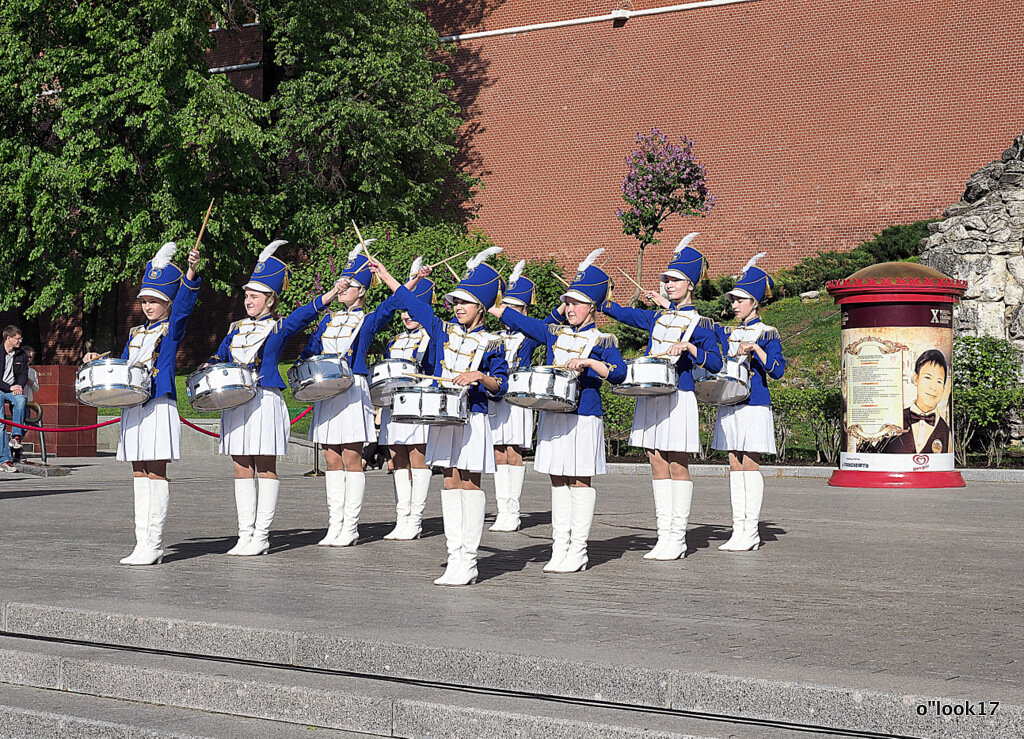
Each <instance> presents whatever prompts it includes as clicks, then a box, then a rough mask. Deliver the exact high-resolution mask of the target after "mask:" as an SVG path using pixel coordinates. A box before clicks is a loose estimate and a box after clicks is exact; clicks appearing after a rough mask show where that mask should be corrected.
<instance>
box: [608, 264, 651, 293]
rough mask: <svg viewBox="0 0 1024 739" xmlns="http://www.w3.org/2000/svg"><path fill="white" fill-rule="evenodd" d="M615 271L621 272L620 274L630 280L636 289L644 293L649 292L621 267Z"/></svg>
mask: <svg viewBox="0 0 1024 739" xmlns="http://www.w3.org/2000/svg"><path fill="white" fill-rule="evenodd" d="M615 269H617V270H619V272H621V273H622V275H623V277H625V278H626V279H627V280H629V281H630V282H632V283H633V284H634V285H636V289H637V290H640V291H642V292H647V289H646V288H645V287H644V286H643V285H641V284H640V283H639V282H637V281H636V280H634V279H633V278H632V277H630V276H629V274H627V273H626V270H624V269H622V268H621V267H616V268H615Z"/></svg>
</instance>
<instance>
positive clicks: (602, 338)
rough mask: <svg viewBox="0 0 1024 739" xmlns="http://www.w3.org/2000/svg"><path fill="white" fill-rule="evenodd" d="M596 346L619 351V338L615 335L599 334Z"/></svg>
mask: <svg viewBox="0 0 1024 739" xmlns="http://www.w3.org/2000/svg"><path fill="white" fill-rule="evenodd" d="M594 346H599V347H601V348H602V349H607V348H609V347H612V348H614V349H618V348H619V337H618V336H616V335H615V334H604V333H600V332H599V333H598V335H597V341H596V342H595V343H594Z"/></svg>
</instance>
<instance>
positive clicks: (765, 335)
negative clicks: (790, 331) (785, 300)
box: [758, 326, 782, 341]
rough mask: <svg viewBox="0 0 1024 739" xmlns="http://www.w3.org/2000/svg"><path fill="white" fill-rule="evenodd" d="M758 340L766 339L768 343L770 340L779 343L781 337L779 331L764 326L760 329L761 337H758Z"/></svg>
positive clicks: (772, 327)
mask: <svg viewBox="0 0 1024 739" xmlns="http://www.w3.org/2000/svg"><path fill="white" fill-rule="evenodd" d="M758 339H767V340H768V341H771V340H772V339H778V340H779V341H781V340H782V337H781V336H779V330H778V329H777V328H775V327H774V326H765V327H764V328H763V329H761V335H760V336H759V337H758Z"/></svg>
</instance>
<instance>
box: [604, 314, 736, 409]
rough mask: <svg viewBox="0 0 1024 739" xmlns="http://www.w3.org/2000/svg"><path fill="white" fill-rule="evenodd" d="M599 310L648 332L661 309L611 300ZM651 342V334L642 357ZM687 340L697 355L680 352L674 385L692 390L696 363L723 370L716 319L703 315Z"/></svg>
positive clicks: (700, 365) (647, 352) (714, 370)
mask: <svg viewBox="0 0 1024 739" xmlns="http://www.w3.org/2000/svg"><path fill="white" fill-rule="evenodd" d="M676 310H679V311H695V310H696V308H694V307H693V306H692V305H686V306H683V307H681V308H676ZM601 311H602V312H604V313H606V314H607V315H609V316H611V317H612V318H614V319H615V320H616V321H618V322H619V323H625V324H626V325H627V326H632V327H633V328H640V329H644V330H645V331H647V333H648V334H650V333H651V332H652V331H653V330H654V324H656V323H657V322H658V317H659V316H661V314H662V312H663V311H660V310H645V309H643V308H627V307H625V306H622V305H619V304H618V303H613V302H612V301H610V300H606V301H605V302H604V304H603V305H602V306H601ZM653 343H654V337H653V336H651V337H649V338H648V339H647V348H646V349H645V350H644V356H649V355H650V353H651V345H652V344H653ZM690 343H692V344H693V345H694V346H696V347H697V356H696V357H693V356H691V355H690V352H683V353H682V354H680V355H679V360H678V361H677V362H676V370H677V371H678V373H679V382H678V384H677V387H678V388H679V389H680V390H689V391H691V392H692V391H693V368H694V367H695V366H697V367H703V368H704V369H706V370H707V371H708V372H718V371H719V370H721V369H722V352H721V351H720V350H719V346H718V335H717V334H716V333H715V322H714V321H712V320H711V319H710V318H705V317H703V316H702V317H701V319H700V322H699V323H698V324H697V328H696V329H694V331H693V335H692V336H691V337H690Z"/></svg>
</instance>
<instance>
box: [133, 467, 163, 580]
mask: <svg viewBox="0 0 1024 739" xmlns="http://www.w3.org/2000/svg"><path fill="white" fill-rule="evenodd" d="M170 500H171V493H170V485H169V484H168V482H167V480H152V479H151V480H150V481H149V526H148V528H147V532H146V550H145V551H144V552H142V553H141V554H140V555H139V557H138V558H137V559H136V561H134V562H132V564H136V565H153V564H160V563H161V562H162V561H163V559H164V548H163V539H164V523H165V522H166V521H167V506H168V504H169V503H170Z"/></svg>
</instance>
